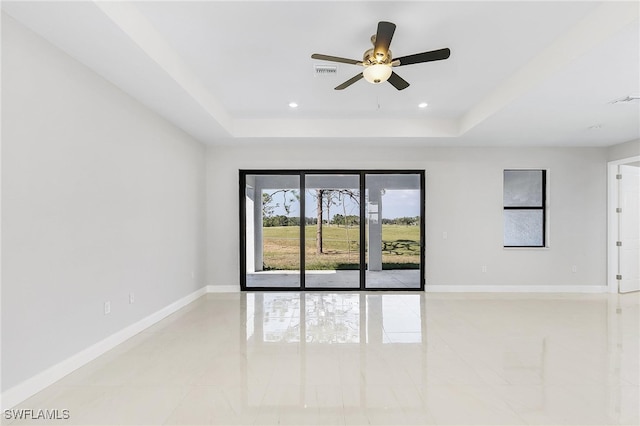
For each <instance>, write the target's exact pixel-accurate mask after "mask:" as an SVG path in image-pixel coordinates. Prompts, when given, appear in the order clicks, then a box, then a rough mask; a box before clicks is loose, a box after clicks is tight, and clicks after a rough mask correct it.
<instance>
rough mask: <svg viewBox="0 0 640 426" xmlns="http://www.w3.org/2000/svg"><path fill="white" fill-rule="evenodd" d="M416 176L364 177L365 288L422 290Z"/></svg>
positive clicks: (385, 175)
mask: <svg viewBox="0 0 640 426" xmlns="http://www.w3.org/2000/svg"><path fill="white" fill-rule="evenodd" d="M421 194H422V191H421V176H420V175H419V174H367V175H366V176H365V196H366V212H365V215H366V220H367V221H366V233H365V237H366V262H367V267H366V273H365V278H366V279H365V282H366V288H400V289H402V288H406V289H419V288H421V281H422V278H421V277H422V275H421V273H420V272H421V271H420V265H421V253H422V245H423V241H422V236H421V228H422V226H421V223H420V222H421V215H422V209H421V205H422V202H421V200H422V195H421Z"/></svg>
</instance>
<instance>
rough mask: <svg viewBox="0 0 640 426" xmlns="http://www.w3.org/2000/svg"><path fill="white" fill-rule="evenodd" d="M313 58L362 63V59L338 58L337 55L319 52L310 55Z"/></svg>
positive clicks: (353, 63) (344, 62)
mask: <svg viewBox="0 0 640 426" xmlns="http://www.w3.org/2000/svg"><path fill="white" fill-rule="evenodd" d="M311 58H313V59H322V60H323V61H330V62H341V63H343V64H351V65H362V61H356V60H355V59H347V58H339V57H337V56H329V55H321V54H320V53H314V54H313V55H311Z"/></svg>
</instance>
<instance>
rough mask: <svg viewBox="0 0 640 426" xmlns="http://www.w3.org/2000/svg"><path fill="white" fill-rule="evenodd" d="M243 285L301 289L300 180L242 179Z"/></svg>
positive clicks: (289, 176)
mask: <svg viewBox="0 0 640 426" xmlns="http://www.w3.org/2000/svg"><path fill="white" fill-rule="evenodd" d="M244 181H245V182H244V188H243V189H244V194H243V200H244V206H243V207H244V208H243V211H244V227H243V228H244V236H245V238H244V241H245V244H244V250H243V251H244V263H245V264H244V268H243V270H244V272H245V275H244V276H245V285H246V287H247V288H253V287H257V288H260V287H266V288H277V287H288V288H300V235H301V232H300V177H299V176H298V175H297V174H266V175H263V174H247V175H245V176H244Z"/></svg>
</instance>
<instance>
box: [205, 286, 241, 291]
mask: <svg viewBox="0 0 640 426" xmlns="http://www.w3.org/2000/svg"><path fill="white" fill-rule="evenodd" d="M239 292H240V286H237V285H208V286H207V293H239Z"/></svg>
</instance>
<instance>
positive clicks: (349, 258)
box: [262, 225, 420, 270]
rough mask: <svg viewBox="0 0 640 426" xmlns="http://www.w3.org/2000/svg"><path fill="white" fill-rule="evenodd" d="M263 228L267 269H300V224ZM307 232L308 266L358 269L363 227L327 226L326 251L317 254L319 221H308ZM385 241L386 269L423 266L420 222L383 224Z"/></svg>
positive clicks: (384, 260) (310, 267)
mask: <svg viewBox="0 0 640 426" xmlns="http://www.w3.org/2000/svg"><path fill="white" fill-rule="evenodd" d="M262 231H263V238H264V266H265V269H266V270H269V269H271V270H296V269H300V254H299V253H300V228H299V227H297V226H273V227H267V228H263V229H262ZM305 234H306V238H305V264H306V268H307V269H308V270H319V269H358V267H359V266H358V265H359V263H360V255H359V250H360V247H359V246H360V230H359V227H357V226H355V227H350V228H345V227H343V226H338V225H325V226H323V228H322V235H323V237H322V239H323V254H321V255H317V254H316V225H308V226H307V227H306V229H305ZM382 241H383V252H382V268H383V269H418V268H419V267H420V244H419V242H420V227H419V226H404V225H382Z"/></svg>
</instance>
